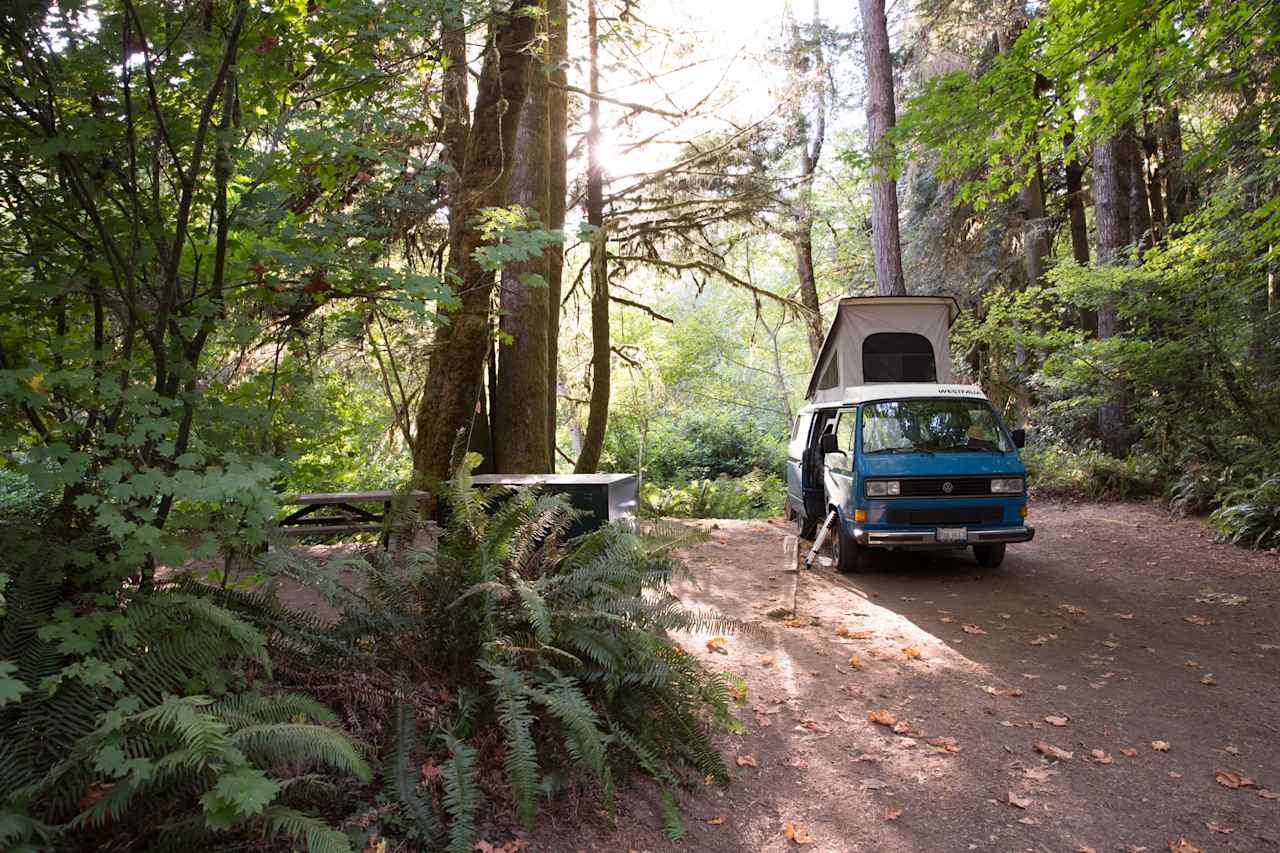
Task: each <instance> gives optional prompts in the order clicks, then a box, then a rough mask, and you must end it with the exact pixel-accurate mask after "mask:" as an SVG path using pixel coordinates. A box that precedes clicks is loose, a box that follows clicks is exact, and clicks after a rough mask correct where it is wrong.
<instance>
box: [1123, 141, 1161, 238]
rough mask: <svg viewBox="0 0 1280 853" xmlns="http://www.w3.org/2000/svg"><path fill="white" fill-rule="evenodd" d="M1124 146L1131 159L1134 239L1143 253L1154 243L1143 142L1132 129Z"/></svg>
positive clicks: (1130, 174) (1130, 176)
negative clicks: (1143, 158)
mask: <svg viewBox="0 0 1280 853" xmlns="http://www.w3.org/2000/svg"><path fill="white" fill-rule="evenodd" d="M1124 146H1125V149H1126V156H1127V157H1128V160H1129V224H1130V226H1131V227H1132V228H1133V240H1132V241H1131V242H1132V243H1133V244H1134V245H1135V246H1137V247H1138V253H1139V255H1141V253H1142V252H1145V251H1146V250H1147V249H1150V248H1151V246H1152V244H1153V243H1154V239H1155V238H1154V233H1153V231H1152V230H1151V202H1150V199H1149V198H1148V197H1147V170H1146V168H1145V167H1144V166H1143V162H1142V144H1141V142H1139V140H1138V137H1137V135H1136V134H1135V133H1133V132H1132V130H1130V131H1128V132H1126V133H1125V134H1124Z"/></svg>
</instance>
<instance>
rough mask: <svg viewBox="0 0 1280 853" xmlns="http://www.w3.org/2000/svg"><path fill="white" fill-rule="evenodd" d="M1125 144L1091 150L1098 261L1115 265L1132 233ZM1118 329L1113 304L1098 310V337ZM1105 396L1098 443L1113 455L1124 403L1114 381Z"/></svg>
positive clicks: (1107, 143)
mask: <svg viewBox="0 0 1280 853" xmlns="http://www.w3.org/2000/svg"><path fill="white" fill-rule="evenodd" d="M1130 163H1131V160H1130V157H1129V156H1128V146H1127V144H1126V142H1125V140H1124V137H1123V136H1122V135H1121V134H1116V135H1115V136H1111V137H1108V138H1107V139H1104V140H1103V141H1101V142H1098V143H1096V144H1095V145H1094V149H1093V198H1094V230H1095V234H1096V238H1097V250H1098V264H1099V265H1100V266H1116V265H1117V264H1120V263H1122V262H1123V260H1124V249H1125V247H1126V246H1128V245H1129V241H1130V237H1131V235H1132V230H1131V225H1130V223H1129V187H1128V178H1129V175H1130V173H1131V168H1130ZM1119 331H1120V322H1119V318H1118V317H1117V315H1116V307H1115V304H1114V303H1107V304H1105V305H1103V306H1102V307H1101V308H1100V309H1099V310H1098V337H1099V338H1100V339H1103V338H1110V337H1113V336H1115V335H1116V334H1118V333H1119ZM1106 395H1107V399H1106V400H1105V401H1104V402H1103V404H1102V406H1101V407H1100V408H1099V409H1098V432H1099V434H1100V435H1101V437H1102V445H1103V447H1104V448H1105V449H1106V451H1107V452H1108V453H1110V454H1111V455H1113V456H1117V457H1119V456H1124V453H1125V445H1126V440H1125V403H1124V397H1123V395H1122V391H1121V389H1120V388H1118V387H1116V386H1115V385H1114V383H1112V384H1110V385H1109V387H1108V388H1107V391H1106Z"/></svg>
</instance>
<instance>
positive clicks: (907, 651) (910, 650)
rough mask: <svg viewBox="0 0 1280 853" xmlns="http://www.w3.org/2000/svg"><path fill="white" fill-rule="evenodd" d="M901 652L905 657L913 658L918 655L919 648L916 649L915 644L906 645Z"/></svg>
mask: <svg viewBox="0 0 1280 853" xmlns="http://www.w3.org/2000/svg"><path fill="white" fill-rule="evenodd" d="M902 653H903V654H904V655H906V656H907V657H909V658H912V659H915V658H918V657H920V650H919V649H917V648H916V647H915V646H907V647H905V648H904V649H903V650H902Z"/></svg>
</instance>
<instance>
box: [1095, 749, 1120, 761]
mask: <svg viewBox="0 0 1280 853" xmlns="http://www.w3.org/2000/svg"><path fill="white" fill-rule="evenodd" d="M1089 756H1090V757H1091V758H1092V759H1093V760H1094V761H1095V762H1096V763H1098V764H1115V761H1116V760H1115V759H1114V758H1112V757H1111V756H1110V755H1107V754H1106V753H1105V752H1103V751H1102V750H1101V749H1094V750H1090V752H1089Z"/></svg>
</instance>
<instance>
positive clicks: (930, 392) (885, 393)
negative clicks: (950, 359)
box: [804, 382, 990, 412]
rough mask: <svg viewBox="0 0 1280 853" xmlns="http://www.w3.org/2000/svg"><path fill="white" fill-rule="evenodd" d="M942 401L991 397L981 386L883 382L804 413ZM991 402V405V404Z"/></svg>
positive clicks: (814, 405)
mask: <svg viewBox="0 0 1280 853" xmlns="http://www.w3.org/2000/svg"><path fill="white" fill-rule="evenodd" d="M921 397H925V398H929V397H935V398H937V397H941V398H952V399H961V400H987V395H986V394H984V393H982V389H981V388H979V387H978V386H977V385H952V384H949V383H937V382H879V383H876V384H874V385H855V386H854V387H852V388H845V389H844V390H843V394H842V396H840V397H837V398H836V399H833V400H824V401H822V402H817V403H810V404H809V405H808V406H805V408H804V411H806V412H812V411H816V410H818V409H831V408H836V407H838V406H856V405H858V404H859V403H869V402H872V401H874V400H907V399H912V398H921ZM987 402H990V401H989V400H987Z"/></svg>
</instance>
